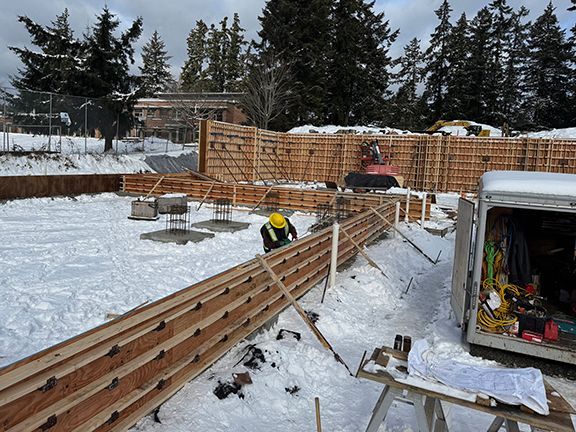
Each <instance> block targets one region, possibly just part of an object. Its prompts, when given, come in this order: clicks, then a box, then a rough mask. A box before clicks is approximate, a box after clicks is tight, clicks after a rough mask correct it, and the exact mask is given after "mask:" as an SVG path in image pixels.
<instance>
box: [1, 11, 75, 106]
mask: <svg viewBox="0 0 576 432" xmlns="http://www.w3.org/2000/svg"><path fill="white" fill-rule="evenodd" d="M68 20H69V14H68V9H65V10H64V12H62V14H60V15H58V16H57V17H56V20H55V21H52V25H51V26H47V27H43V26H42V25H40V24H38V23H36V22H34V21H33V20H31V19H30V18H28V17H26V16H20V17H19V18H18V21H20V22H21V23H23V24H24V26H25V27H26V30H27V31H28V33H29V34H30V37H31V39H32V44H33V45H35V46H36V47H38V48H39V50H34V51H32V50H29V49H28V48H18V47H9V49H10V50H12V51H13V52H15V53H16V55H17V56H18V57H19V58H20V60H21V61H22V63H23V65H24V66H23V68H21V69H19V70H18V76H17V77H14V78H13V79H12V85H13V86H14V87H15V88H17V89H19V90H36V91H45V92H55V93H68V94H76V95H78V94H81V93H82V87H81V86H80V85H79V75H80V74H81V70H82V69H81V68H82V61H81V58H80V57H81V51H82V44H81V42H80V41H78V40H77V39H76V38H75V37H74V34H73V32H72V29H71V28H70V24H69V21H68Z"/></svg>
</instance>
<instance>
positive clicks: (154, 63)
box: [140, 31, 172, 96]
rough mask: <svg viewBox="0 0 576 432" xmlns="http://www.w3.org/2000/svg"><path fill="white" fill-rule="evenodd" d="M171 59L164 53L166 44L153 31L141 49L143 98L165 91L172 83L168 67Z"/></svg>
mask: <svg viewBox="0 0 576 432" xmlns="http://www.w3.org/2000/svg"><path fill="white" fill-rule="evenodd" d="M170 59H171V57H170V56H169V55H168V52H167V51H166V44H165V43H164V41H163V40H162V38H160V35H159V34H158V32H157V31H154V33H153V34H152V37H151V38H150V41H148V43H147V44H145V45H144V46H143V47H142V66H141V67H140V73H141V83H142V84H141V85H142V90H143V94H144V95H145V96H154V95H155V94H156V93H160V92H163V91H166V89H167V88H168V87H169V86H170V83H171V82H172V74H171V73H170V65H169V64H168V61H169V60H170Z"/></svg>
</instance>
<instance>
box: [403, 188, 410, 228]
mask: <svg viewBox="0 0 576 432" xmlns="http://www.w3.org/2000/svg"><path fill="white" fill-rule="evenodd" d="M404 222H410V188H408V192H407V193H406V212H405V213H404Z"/></svg>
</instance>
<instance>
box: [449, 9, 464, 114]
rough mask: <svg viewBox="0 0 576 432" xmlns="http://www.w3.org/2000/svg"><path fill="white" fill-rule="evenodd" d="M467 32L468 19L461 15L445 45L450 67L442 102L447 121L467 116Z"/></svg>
mask: <svg viewBox="0 0 576 432" xmlns="http://www.w3.org/2000/svg"><path fill="white" fill-rule="evenodd" d="M468 31H469V30H468V19H467V17H466V14H465V13H462V15H461V16H460V18H459V19H458V21H457V22H456V25H455V26H454V28H453V29H452V32H451V33H450V37H449V39H448V43H447V53H448V54H447V55H448V64H449V65H450V68H449V70H448V75H447V77H446V78H447V79H446V98H445V100H444V106H445V113H446V118H447V119H464V118H466V117H467V116H468V113H467V110H468V108H469V106H470V100H469V97H468V90H469V84H470V77H469V72H470V71H469V68H468V62H469V61H470V42H469V39H468Z"/></svg>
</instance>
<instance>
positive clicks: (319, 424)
mask: <svg viewBox="0 0 576 432" xmlns="http://www.w3.org/2000/svg"><path fill="white" fill-rule="evenodd" d="M314 404H315V405H316V432H322V421H321V420H320V398H317V397H315V398H314Z"/></svg>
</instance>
